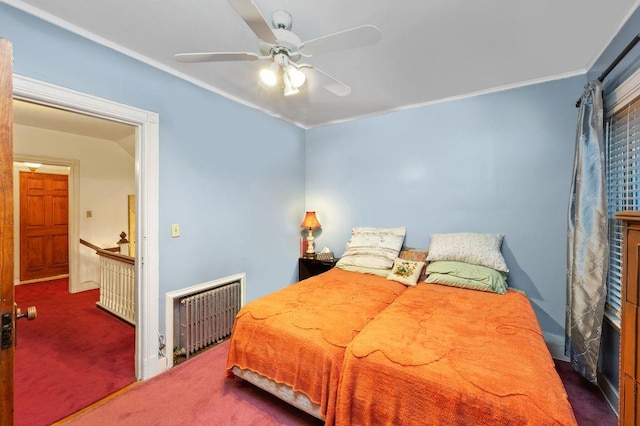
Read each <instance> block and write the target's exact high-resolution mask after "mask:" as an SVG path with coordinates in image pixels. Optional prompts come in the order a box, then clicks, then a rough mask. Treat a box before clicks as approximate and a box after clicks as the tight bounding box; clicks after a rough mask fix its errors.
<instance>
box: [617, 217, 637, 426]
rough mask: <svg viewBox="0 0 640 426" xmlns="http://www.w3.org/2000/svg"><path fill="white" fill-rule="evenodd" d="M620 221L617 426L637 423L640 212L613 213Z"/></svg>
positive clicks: (633, 425)
mask: <svg viewBox="0 0 640 426" xmlns="http://www.w3.org/2000/svg"><path fill="white" fill-rule="evenodd" d="M616 219H620V220H622V221H623V231H622V236H623V240H624V242H623V252H622V322H621V334H622V336H621V339H620V407H619V413H618V415H619V420H618V424H620V425H632V426H636V425H638V424H640V409H639V407H638V401H639V398H638V376H640V374H639V371H638V368H639V367H640V351H639V350H638V341H639V340H640V339H639V337H640V327H639V326H638V325H639V324H638V320H640V315H639V309H638V306H640V299H639V294H640V292H639V291H638V290H639V289H638V288H639V287H640V286H639V283H638V278H639V276H640V274H639V273H638V269H639V267H640V261H639V257H640V211H625V212H620V213H617V214H616Z"/></svg>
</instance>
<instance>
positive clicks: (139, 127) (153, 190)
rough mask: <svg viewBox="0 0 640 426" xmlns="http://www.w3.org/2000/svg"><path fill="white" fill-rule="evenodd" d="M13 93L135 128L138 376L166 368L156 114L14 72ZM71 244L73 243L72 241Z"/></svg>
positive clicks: (15, 95)
mask: <svg viewBox="0 0 640 426" xmlns="http://www.w3.org/2000/svg"><path fill="white" fill-rule="evenodd" d="M13 97H14V99H19V100H23V101H27V102H33V103H38V104H42V105H46V106H51V107H54V108H59V109H64V110H67V111H72V112H77V113H81V114H85V115H91V116H94V117H99V118H104V119H108V120H113V121H118V122H121V123H125V124H130V125H133V126H135V127H136V150H135V152H136V154H135V168H136V184H135V185H136V194H138V196H137V197H136V211H137V212H139V214H137V215H136V228H137V232H138V238H137V242H138V244H137V247H136V278H137V279H136V355H135V364H136V368H135V370H136V377H137V378H138V379H140V380H145V379H148V378H150V377H152V376H155V375H156V374H159V373H161V372H163V371H165V370H166V369H167V360H166V357H165V356H160V353H159V349H158V341H159V330H160V329H159V250H158V213H159V207H158V206H159V203H158V199H159V186H158V175H159V115H158V114H157V113H155V112H151V111H145V110H142V109H138V108H135V107H132V106H129V105H124V104H120V103H116V102H113V101H110V100H108V99H103V98H98V97H96V96H92V95H88V94H86V93H81V92H77V91H74V90H71V89H67V88H64V87H60V86H55V85H53V84H49V83H45V82H42V81H39V80H35V79H32V78H29V77H24V76H20V75H17V74H15V73H14V74H13ZM70 245H72V244H70Z"/></svg>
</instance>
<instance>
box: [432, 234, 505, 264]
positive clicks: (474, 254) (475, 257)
mask: <svg viewBox="0 0 640 426" xmlns="http://www.w3.org/2000/svg"><path fill="white" fill-rule="evenodd" d="M502 238H503V235H501V234H474V233H471V232H465V233H459V234H431V244H430V245H429V255H428V256H427V260H428V261H434V260H454V261H457V262H465V263H471V264H473V265H481V266H486V267H487V268H491V269H495V270H496V271H502V272H509V268H507V263H506V262H505V260H504V257H502V253H501V252H500V246H501V245H502Z"/></svg>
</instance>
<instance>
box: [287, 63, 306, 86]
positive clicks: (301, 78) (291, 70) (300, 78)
mask: <svg viewBox="0 0 640 426" xmlns="http://www.w3.org/2000/svg"><path fill="white" fill-rule="evenodd" d="M285 73H286V74H288V75H289V80H290V81H291V85H292V86H293V87H295V88H296V89H297V88H298V87H301V86H302V85H303V84H304V82H305V81H306V80H307V76H306V75H304V73H303V72H302V71H300V70H299V69H297V68H296V67H294V66H293V65H291V64H289V65H287V69H286V71H285Z"/></svg>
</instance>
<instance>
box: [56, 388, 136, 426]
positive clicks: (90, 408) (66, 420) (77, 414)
mask: <svg viewBox="0 0 640 426" xmlns="http://www.w3.org/2000/svg"><path fill="white" fill-rule="evenodd" d="M140 383H142V382H133V383H131V384H130V385H128V386H126V387H124V388H122V389H120V390H117V391H115V392H114V393H112V394H110V395H107V396H105V397H104V398H102V399H101V400H100V401H96V402H94V403H93V404H91V405H89V406H88V407H85V408H83V409H82V410H80V411H77V412H75V413H73V414H71V415H70V416H67V417H65V418H64V419H62V420H60V421H58V422H55V423H53V424H52V425H51V426H59V425H64V424H67V423H69V422H70V421H71V420H74V419H75V418H77V417H80V416H81V415H83V414H85V413H88V412H89V411H93V410H94V409H96V408H98V407H100V406H101V405H104V404H106V403H107V402H109V401H111V400H112V399H114V398H117V397H119V396H120V395H123V394H125V393H127V392H129V391H130V390H131V389H133V388H135V387H136V386H138V385H139V384H140Z"/></svg>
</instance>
